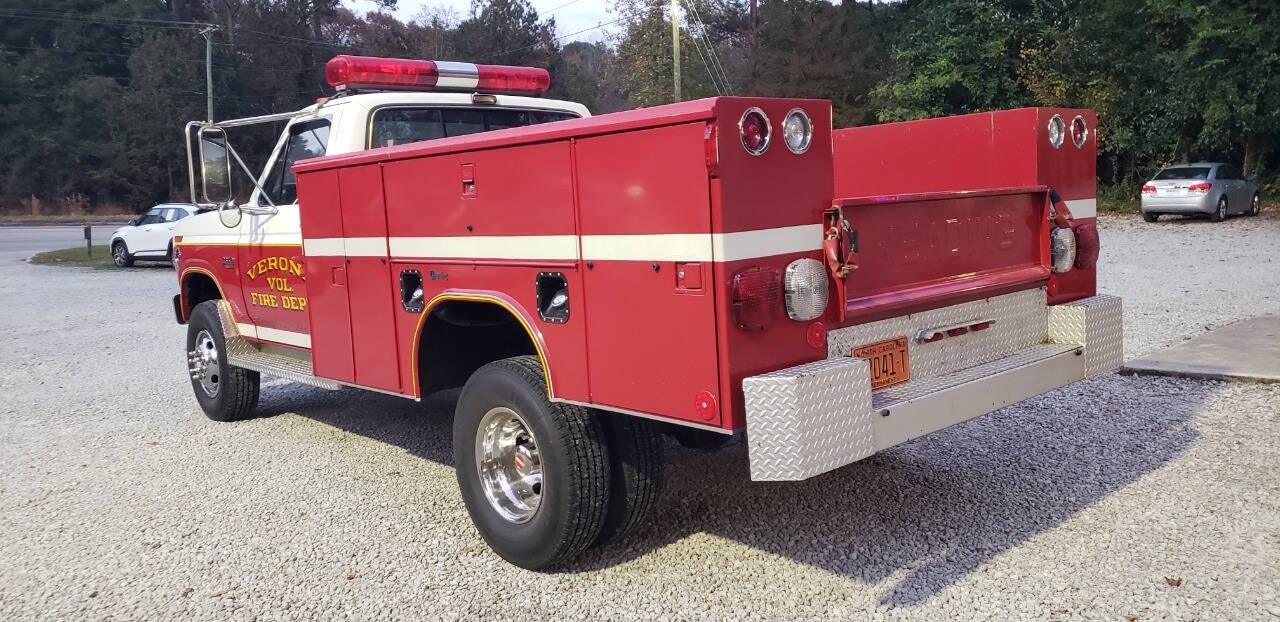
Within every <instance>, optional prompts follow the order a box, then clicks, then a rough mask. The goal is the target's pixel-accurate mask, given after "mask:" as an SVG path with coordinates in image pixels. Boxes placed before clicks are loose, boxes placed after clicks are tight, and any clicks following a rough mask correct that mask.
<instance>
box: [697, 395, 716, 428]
mask: <svg viewBox="0 0 1280 622" xmlns="http://www.w3.org/2000/svg"><path fill="white" fill-rule="evenodd" d="M718 410H719V408H717V407H716V396H714V395H712V394H711V392H710V391H699V392H698V394H697V395H694V396H693V412H695V413H698V416H699V417H702V418H703V419H706V420H707V421H711V420H712V419H715V418H716V411H718Z"/></svg>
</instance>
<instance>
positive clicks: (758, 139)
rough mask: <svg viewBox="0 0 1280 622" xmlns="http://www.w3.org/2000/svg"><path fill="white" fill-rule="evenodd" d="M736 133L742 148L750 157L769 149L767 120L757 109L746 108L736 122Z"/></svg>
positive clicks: (762, 112)
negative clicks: (739, 136)
mask: <svg viewBox="0 0 1280 622" xmlns="http://www.w3.org/2000/svg"><path fill="white" fill-rule="evenodd" d="M738 133H739V134H740V135H741V137H742V148H743V149H746V150H747V153H750V154H751V155H760V154H762V153H764V151H765V149H768V148H769V133H770V132H769V118H768V117H766V116H764V111H763V110H761V109H759V108H748V109H747V111H746V112H744V113H742V119H741V120H739V121H738Z"/></svg>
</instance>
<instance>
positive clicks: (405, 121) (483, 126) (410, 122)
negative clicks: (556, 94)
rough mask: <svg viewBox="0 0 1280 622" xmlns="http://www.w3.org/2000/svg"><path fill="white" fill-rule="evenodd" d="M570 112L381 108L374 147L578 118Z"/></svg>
mask: <svg viewBox="0 0 1280 622" xmlns="http://www.w3.org/2000/svg"><path fill="white" fill-rule="evenodd" d="M576 118H578V115H575V114H573V113H569V112H550V111H545V110H510V109H506V110H503V109H480V108H381V109H379V110H376V111H374V113H373V121H372V127H371V128H370V131H369V146H370V147H391V146H393V145H404V144H407V143H416V142H419V141H423V140H432V139H434V138H444V137H446V136H464V135H466V134H475V133H476V132H486V131H489V130H501V129H506V128H509V127H521V126H525V125H537V124H539V123H549V122H551V121H564V120H566V119H576Z"/></svg>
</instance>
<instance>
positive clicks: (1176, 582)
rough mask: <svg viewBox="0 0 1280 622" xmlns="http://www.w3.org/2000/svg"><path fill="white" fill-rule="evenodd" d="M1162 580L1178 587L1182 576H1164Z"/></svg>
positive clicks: (1170, 585)
mask: <svg viewBox="0 0 1280 622" xmlns="http://www.w3.org/2000/svg"><path fill="white" fill-rule="evenodd" d="M1164 582H1165V583H1168V584H1169V587H1178V586H1181V585H1182V577H1165V578H1164Z"/></svg>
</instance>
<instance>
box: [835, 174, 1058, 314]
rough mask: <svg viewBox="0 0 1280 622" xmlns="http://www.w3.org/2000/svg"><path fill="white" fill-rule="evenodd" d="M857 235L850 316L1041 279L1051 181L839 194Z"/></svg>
mask: <svg viewBox="0 0 1280 622" xmlns="http://www.w3.org/2000/svg"><path fill="white" fill-rule="evenodd" d="M834 206H835V207H837V208H839V209H840V211H841V212H842V213H843V216H844V219H845V221H847V222H848V224H849V228H850V230H851V239H852V240H853V241H854V249H853V255H852V257H851V259H852V261H850V262H848V263H851V264H853V265H855V266H856V268H854V269H853V270H852V271H851V272H850V273H849V274H848V276H847V277H846V279H845V320H846V322H848V323H860V322H865V321H870V320H875V319H881V318H886V317H893V316H897V315H902V314H905V313H915V312H918V311H923V310H927V309H933V308H937V307H941V306H945V305H951V304H957V303H959V302H964V301H967V300H976V299H980V298H985V297H989V296H995V295H999V294H1003V293H1008V292H1012V291H1017V290H1022V289H1028V288H1032V287H1040V286H1042V285H1044V284H1045V283H1046V282H1047V280H1048V278H1049V274H1050V269H1049V246H1048V240H1049V215H1048V210H1049V202H1048V198H1047V189H1046V188H1045V187H1044V186H1032V187H1019V188H998V189H990V190H974V191H964V192H937V193H924V194H904V195H893V196H876V197H857V198H845V199H837V200H836V201H835V202H834Z"/></svg>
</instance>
